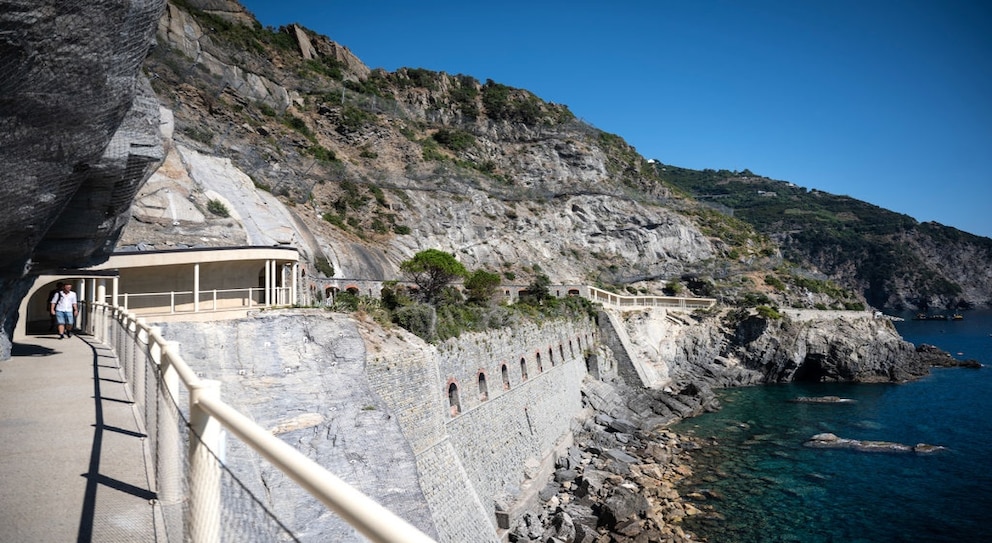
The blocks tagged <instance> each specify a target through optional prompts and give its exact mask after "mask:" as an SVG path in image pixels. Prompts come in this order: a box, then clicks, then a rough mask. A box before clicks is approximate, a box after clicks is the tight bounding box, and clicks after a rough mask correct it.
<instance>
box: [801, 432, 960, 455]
mask: <svg viewBox="0 0 992 543" xmlns="http://www.w3.org/2000/svg"><path fill="white" fill-rule="evenodd" d="M803 445H805V446H807V447H813V448H816V449H851V450H855V451H860V452H889V453H909V452H915V453H917V454H932V453H935V452H939V451H943V450H946V447H942V446H940V445H929V444H927V443H917V444H916V445H904V444H902V443H894V442H892V441H869V440H866V441H862V440H859V439H845V438H841V437H837V435H836V434H832V433H829V432H827V433H822V434H816V435H814V436H813V437H811V438H810V439H809V440H808V441H806V443H803Z"/></svg>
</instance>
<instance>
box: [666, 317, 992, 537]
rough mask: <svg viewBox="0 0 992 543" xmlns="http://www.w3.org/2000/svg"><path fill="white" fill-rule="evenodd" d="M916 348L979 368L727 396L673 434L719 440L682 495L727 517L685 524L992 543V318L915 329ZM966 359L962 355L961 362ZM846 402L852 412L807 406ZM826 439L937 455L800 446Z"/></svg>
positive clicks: (701, 528)
mask: <svg viewBox="0 0 992 543" xmlns="http://www.w3.org/2000/svg"><path fill="white" fill-rule="evenodd" d="M897 328H898V329H899V331H900V333H901V334H902V335H903V337H905V338H906V339H907V340H909V341H912V342H914V343H930V344H933V345H936V346H938V347H941V348H943V349H944V350H947V351H948V352H950V353H951V354H954V355H956V356H957V357H958V358H974V359H976V360H978V361H980V362H981V363H982V364H984V365H985V366H986V367H984V368H982V369H978V370H975V369H965V368H949V369H935V370H933V373H932V375H931V376H929V377H927V378H924V379H922V380H920V381H916V382H912V383H907V384H900V385H892V384H877V385H876V384H871V385H868V384H860V385H851V384H789V385H770V386H760V387H749V388H742V389H732V390H726V391H722V392H721V393H720V396H721V401H722V404H723V408H722V409H721V410H720V411H719V412H716V413H708V414H705V415H702V416H700V417H696V418H693V419H690V420H686V421H683V422H682V423H680V424H679V425H677V426H676V427H675V428H674V429H675V430H676V431H679V432H682V433H687V434H693V435H696V436H699V437H704V438H708V437H713V438H715V439H716V441H717V443H718V445H716V446H708V447H706V448H704V449H703V450H702V451H698V452H696V453H694V458H695V462H696V463H695V466H694V467H695V475H694V477H693V479H692V480H691V481H690V482H689V483H687V484H686V485H685V486H683V488H682V492H683V493H688V492H691V491H693V490H708V491H710V492H709V493H708V494H709V495H710V496H713V498H710V499H708V500H706V501H705V502H702V503H703V504H704V506H712V507H713V508H714V510H715V511H716V512H717V513H719V514H720V515H721V516H722V518H721V519H700V518H696V519H692V520H687V521H686V528H688V529H690V530H691V531H693V532H695V533H696V534H697V535H699V536H702V537H705V538H706V539H707V540H709V541H711V542H719V543H732V542H776V541H790V542H804V543H806V542H842V541H843V542H855V541H859V542H873V543H878V542H903V541H921V542H931V541H932V542H952V541H953V542H955V543H961V542H972V541H992V311H971V312H967V313H965V320H963V321H947V322H944V321H909V320H907V321H905V322H901V323H897ZM959 353H960V354H959ZM822 395H836V396H842V397H846V398H853V399H855V400H857V401H856V402H855V403H850V404H798V403H790V402H789V401H788V400H789V399H791V398H795V397H796V396H822ZM820 432H833V433H835V434H837V435H838V436H840V437H844V438H855V439H871V440H883V441H895V442H899V443H905V444H910V445H914V444H916V443H930V444H934V445H942V446H945V447H947V448H948V450H946V451H943V452H940V453H936V454H933V455H916V454H912V453H910V454H895V453H865V452H856V451H849V450H825V449H811V448H807V447H803V445H802V444H803V442H804V441H805V440H807V439H808V438H809V437H810V436H812V435H814V434H817V433H820Z"/></svg>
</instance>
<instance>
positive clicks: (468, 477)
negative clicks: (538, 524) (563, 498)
mask: <svg viewBox="0 0 992 543" xmlns="http://www.w3.org/2000/svg"><path fill="white" fill-rule="evenodd" d="M596 341H597V330H596V328H595V324H594V323H592V322H587V323H568V322H553V323H547V324H543V325H525V326H521V327H517V328H514V329H513V330H511V331H495V332H490V333H485V334H465V335H463V336H462V337H461V338H458V339H453V340H449V341H447V342H445V343H443V344H441V345H439V346H438V348H437V350H436V351H435V353H436V354H435V357H436V358H434V359H432V357H430V356H424V357H414V358H407V359H405V360H392V359H391V358H393V357H392V356H391V355H381V356H370V357H369V363H368V371H369V380H370V382H372V383H373V387H374V388H376V392H377V393H378V395H379V396H380V397H381V398H382V399H383V400H384V401H386V402H387V404H389V406H390V408H391V410H392V411H394V412H395V413H397V416H398V417H399V423H400V426H401V428H402V429H403V432H404V434H405V435H406V436H407V439H408V440H409V441H410V443H411V446H412V448H413V450H414V454H415V455H416V458H417V465H418V470H419V475H420V485H421V489H422V490H423V493H424V496H425V498H426V499H427V502H428V504H429V507H430V509H431V512H432V516H433V518H434V523H435V526H436V527H437V530H438V535H439V540H440V541H451V542H458V541H497V540H498V535H497V528H498V527H499V523H498V522H497V503H499V504H500V509H501V510H504V511H505V510H506V509H511V508H512V505H513V504H514V503H516V502H518V501H520V500H525V499H527V497H528V495H529V491H531V490H533V489H531V488H530V487H532V486H540V485H543V484H544V482H545V481H543V480H540V477H539V476H538V474H539V473H541V472H542V470H541V469H540V468H541V466H542V464H544V465H547V464H548V463H549V462H551V461H553V458H552V457H553V455H552V453H553V452H554V450H555V448H556V446H558V445H560V444H561V443H563V442H565V441H568V440H569V439H570V436H571V426H570V425H571V422H572V421H573V420H575V419H576V417H578V416H579V415H580V412H581V411H582V394H581V390H580V387H581V383H582V379H583V377H584V376H585V375H586V362H585V360H586V357H585V354H586V352H587V351H588V350H589V349H590V348H591V347H592V345H593V344H594V342H596ZM404 352H405V351H404ZM538 355H540V356H538ZM539 359H540V361H539ZM521 361H522V362H521ZM504 366H505V367H506V372H505V380H504V371H503V367H504ZM524 372H526V379H525V378H524ZM480 376H484V383H485V385H484V386H483V387H481V388H480V383H479V381H480ZM425 383H432V384H433V387H425V386H424V385H425ZM452 387H453V388H452ZM504 524H505V521H504Z"/></svg>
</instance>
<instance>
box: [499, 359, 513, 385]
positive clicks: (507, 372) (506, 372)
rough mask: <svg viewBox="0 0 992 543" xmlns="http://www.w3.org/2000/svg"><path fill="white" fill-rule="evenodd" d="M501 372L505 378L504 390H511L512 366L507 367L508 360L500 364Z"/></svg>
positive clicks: (501, 375)
mask: <svg viewBox="0 0 992 543" xmlns="http://www.w3.org/2000/svg"><path fill="white" fill-rule="evenodd" d="M499 373H500V377H502V378H503V390H510V368H509V367H507V365H506V362H504V363H502V364H500V366H499Z"/></svg>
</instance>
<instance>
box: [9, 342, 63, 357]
mask: <svg viewBox="0 0 992 543" xmlns="http://www.w3.org/2000/svg"><path fill="white" fill-rule="evenodd" d="M58 352H59V351H56V350H55V349H52V348H51V347H45V346H44V345H36V344H34V343H17V342H16V341H15V342H14V344H13V345H11V346H10V356H52V355H54V354H56V353H58Z"/></svg>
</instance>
